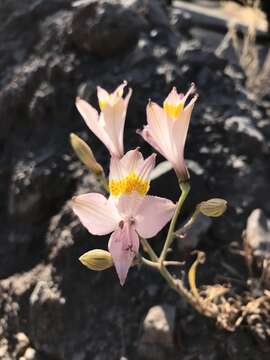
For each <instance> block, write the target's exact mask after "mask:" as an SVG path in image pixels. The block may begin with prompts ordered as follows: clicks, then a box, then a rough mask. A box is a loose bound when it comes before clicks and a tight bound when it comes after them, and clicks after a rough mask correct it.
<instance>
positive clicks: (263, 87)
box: [216, 0, 270, 100]
mask: <svg viewBox="0 0 270 360" xmlns="http://www.w3.org/2000/svg"><path fill="white" fill-rule="evenodd" d="M259 5H260V3H259V1H258V0H249V1H248V0H246V1H245V6H240V5H237V4H235V3H233V4H232V3H231V2H228V3H226V4H224V6H225V9H227V12H228V17H229V18H230V14H231V13H232V12H234V15H235V14H237V18H238V21H237V22H238V23H240V24H242V25H244V26H245V27H244V28H243V29H244V30H243V39H241V40H240V39H239V37H238V35H237V31H236V30H237V25H236V22H235V21H228V32H227V34H226V35H225V37H224V39H223V41H222V42H221V44H220V45H219V47H218V48H217V50H216V54H217V55H218V56H221V55H222V53H223V52H224V51H225V50H226V49H227V48H228V47H229V46H232V47H233V49H234V52H235V55H236V57H237V59H238V62H239V64H240V66H241V68H242V69H243V71H244V73H245V77H246V88H247V90H248V92H249V94H250V95H252V96H253V97H254V98H255V99H256V100H259V99H262V98H263V97H264V96H265V95H266V94H267V93H268V92H269V86H270V50H269V51H268V53H267V55H266V56H265V57H264V58H263V59H262V60H261V59H260V52H259V48H258V46H257V44H256V35H257V31H258V29H260V27H261V26H262V23H263V22H264V21H266V20H265V16H264V14H263V13H262V11H261V10H260V9H259Z"/></svg>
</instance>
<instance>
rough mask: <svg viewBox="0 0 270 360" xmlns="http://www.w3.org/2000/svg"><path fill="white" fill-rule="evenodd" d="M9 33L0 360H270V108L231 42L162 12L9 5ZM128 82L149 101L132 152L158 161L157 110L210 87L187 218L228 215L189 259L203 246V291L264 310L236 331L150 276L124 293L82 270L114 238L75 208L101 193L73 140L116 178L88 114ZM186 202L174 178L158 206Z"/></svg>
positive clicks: (192, 144)
mask: <svg viewBox="0 0 270 360" xmlns="http://www.w3.org/2000/svg"><path fill="white" fill-rule="evenodd" d="M0 20H1V21H0V23H1V25H0V68H1V74H0V85H1V91H0V197H1V202H0V218H1V223H0V227H1V231H0V238H1V241H0V254H1V261H0V276H1V280H0V314H1V322H0V358H1V359H3V360H10V359H20V360H30V359H31V360H34V359H35V360H53V359H54V360H109V359H110V360H111V359H112V360H114V359H122V360H124V359H128V360H133V359H138V358H142V359H157V360H159V359H160V360H163V359H170V358H171V359H183V360H191V359H192V360H193V359H194V360H195V359H200V360H204V359H205V360H206V359H208V360H209V359H210V360H218V359H230V360H231V359H237V360H241V359H250V360H253V359H258V360H261V359H262V360H263V359H269V354H270V347H269V337H270V321H269V313H270V311H269V308H270V306H269V307H267V306H268V304H269V302H270V301H269V298H270V295H269V291H268V292H267V288H268V289H269V287H270V281H269V278H270V275H269V273H268V275H267V268H266V270H265V273H264V277H263V279H262V277H261V269H260V268H261V267H262V266H263V265H262V264H265V263H266V261H267V256H269V243H270V225H269V220H267V219H268V218H269V217H270V201H269V185H270V163H269V152H270V150H269V149H270V147H269V145H270V141H269V139H270V119H269V118H270V98H269V97H267V96H265V97H264V98H263V99H259V100H258V101H255V100H254V99H252V96H251V95H252V94H251V93H250V92H248V91H247V90H246V88H245V75H244V73H243V71H242V69H241V68H240V67H239V65H238V64H237V63H236V61H235V58H234V57H232V56H226V58H222V57H217V56H216V55H215V53H214V50H215V46H217V44H218V43H219V41H220V40H221V39H222V36H223V35H224V34H220V33H215V32H213V31H206V30H205V29H198V28H197V27H196V23H194V22H193V21H192V17H190V16H189V15H188V14H187V13H184V12H181V10H179V8H174V7H168V6H164V5H163V3H162V2H159V1H156V0H129V1H116V0H115V1H113V0H110V1H109V0H99V1H97V0H96V1H95V0H89V1H87V0H80V1H70V0H54V1H47V0H25V1H22V2H18V1H16V0H9V1H2V2H0ZM123 79H126V80H127V81H128V82H129V84H130V86H131V87H132V88H133V90H134V94H133V97H132V101H131V103H130V107H129V112H128V120H127V128H126V148H132V147H134V146H136V145H137V144H139V145H140V146H141V147H142V150H143V152H144V153H145V154H147V153H150V151H151V149H150V148H149V147H148V146H147V145H146V144H144V143H143V142H142V140H141V139H140V138H139V136H137V135H136V129H137V128H141V127H142V125H143V123H144V122H145V105H146V103H147V101H148V99H149V98H150V97H151V98H152V99H153V100H156V101H159V102H162V99H163V98H164V97H165V96H166V94H167V93H168V91H169V90H170V89H171V87H172V86H173V85H176V86H177V87H178V88H179V89H182V90H186V89H187V87H188V85H189V84H190V82H192V81H193V82H195V83H196V85H197V87H198V92H199V94H200V98H199V101H198V105H197V106H196V109H195V110H194V115H193V118H192V124H191V129H190V134H189V138H188V145H187V149H186V157H187V159H188V160H189V161H188V164H189V167H190V172H191V180H192V182H191V184H192V195H191V196H190V199H189V201H188V202H187V205H186V207H185V214H184V216H187V215H188V214H189V213H190V212H191V211H192V209H193V208H194V206H195V205H196V204H197V203H198V202H199V201H201V200H205V199H207V198H210V197H211V196H219V197H223V198H225V199H227V201H228V203H229V209H228V212H227V213H226V215H225V216H224V217H222V218H220V219H218V220H216V221H214V222H209V221H208V220H206V219H205V218H204V219H201V224H200V225H198V226H197V231H195V234H193V236H191V240H193V245H191V243H192V241H191V240H190V241H191V242H190V243H189V242H188V240H186V241H185V243H184V244H183V241H182V240H179V243H178V244H176V247H175V249H174V256H175V257H182V258H185V259H186V260H187V263H188V264H190V263H191V260H192V259H193V258H192V257H191V256H190V255H189V252H190V248H192V247H193V246H194V244H195V243H196V245H197V246H198V247H199V248H200V249H201V250H203V251H205V252H206V254H207V263H206V264H205V265H202V266H201V268H200V273H199V283H200V284H207V283H217V282H219V283H221V284H223V283H226V284H228V283H230V285H231V287H232V289H233V293H234V295H235V296H234V297H233V296H232V297H231V300H230V299H229V300H228V299H227V300H228V302H230V301H234V302H235V303H236V302H237V301H238V302H239V306H240V307H241V306H243V304H247V303H249V302H250V301H251V300H252V299H257V298H260V297H262V296H264V297H265V301H264V302H263V304H260V305H259V306H257V307H256V309H255V310H256V311H250V312H249V311H246V312H245V314H244V315H243V318H242V319H241V321H239V322H241V324H240V323H239V326H238V327H236V326H235V329H231V330H234V331H225V330H221V329H220V328H218V327H216V325H215V324H214V323H213V322H211V321H209V320H206V319H205V318H203V317H201V316H199V315H198V314H197V313H196V312H195V311H194V310H193V309H191V308H190V307H189V306H187V304H186V303H185V302H184V301H183V300H181V299H179V298H178V297H177V295H175V294H174V293H173V292H172V291H171V290H170V289H169V288H168V287H167V285H165V283H164V282H163V280H162V279H160V278H159V276H158V275H157V274H155V273H153V272H151V271H149V270H148V269H144V268H140V269H134V270H132V271H131V272H130V275H129V278H128V281H127V283H126V285H125V287H124V288H121V287H120V286H119V283H118V281H117V278H116V275H115V273H114V272H113V271H112V270H108V271H105V272H102V273H94V272H90V271H89V270H87V269H86V268H84V267H83V266H82V265H81V264H80V263H79V262H78V257H79V256H80V255H81V254H82V253H83V252H85V251H86V250H89V249H91V248H95V247H104V248H106V242H107V238H102V239H101V238H96V237H93V236H91V235H90V234H88V233H87V232H86V231H85V230H84V229H83V228H82V226H81V225H80V224H79V223H78V220H77V219H76V218H75V217H74V215H73V214H72V213H71V210H70V204H69V200H70V198H71V197H72V195H74V194H76V193H79V192H80V193H82V192H87V191H100V189H99V185H98V183H97V182H96V180H95V179H94V177H93V176H92V175H91V174H89V173H88V172H87V171H86V169H84V168H83V166H81V164H80V163H79V162H78V160H77V159H76V158H75V156H74V155H73V153H72V150H71V148H70V145H69V133H70V132H71V131H73V132H76V133H77V134H79V135H80V136H82V137H83V138H84V139H85V140H86V141H88V143H89V144H91V146H92V148H93V149H95V153H96V156H97V159H98V160H99V161H100V162H101V163H102V164H103V165H104V166H105V167H107V165H108V164H107V158H108V156H107V153H106V150H105V148H104V147H103V145H101V144H100V143H99V142H98V141H97V140H96V139H95V138H94V136H93V135H92V134H90V132H89V131H88V129H87V128H86V126H85V125H84V123H83V121H82V119H81V118H80V116H79V114H78V112H77V110H76V109H75V106H74V99H75V97H76V95H80V96H81V97H83V98H84V99H86V100H88V101H91V102H92V103H93V104H96V93H95V91H96V86H97V85H98V84H99V85H102V86H104V87H105V88H107V89H108V90H112V89H113V88H114V87H115V86H117V85H118V84H119V83H121V82H122V80H123ZM174 186H175V180H174V177H173V174H172V173H169V174H167V175H164V176H163V177H162V178H160V179H159V180H156V182H154V183H153V186H152V190H151V191H152V192H155V193H159V194H163V195H168V194H169V196H170V197H171V198H172V199H174V200H176V198H177V188H176V186H175V187H174ZM255 209H260V210H255ZM254 210H255V211H254ZM251 213H252V214H251ZM250 214H251V216H250V218H249V220H248V222H247V218H248V216H249V215H250ZM246 224H247V225H246ZM245 229H246V231H245V233H244V236H243V231H244V230H245ZM243 238H244V240H245V241H243ZM194 239H195V240H194ZM160 241H161V238H160V239H159V240H157V241H156V242H155V244H154V246H155V247H156V248H157V249H158V248H159V247H160ZM232 244H234V246H232ZM244 244H245V245H244ZM243 249H244V252H243V251H242V250H243ZM243 253H244V256H243ZM245 259H246V260H245ZM247 263H248V264H249V265H250V267H251V268H252V270H253V271H252V273H251V272H249V271H248V266H247ZM268 276H269V277H268ZM251 289H252V291H251ZM254 316H255V317H254ZM145 317H146V318H145ZM144 318H145V320H144ZM234 325H235V324H234Z"/></svg>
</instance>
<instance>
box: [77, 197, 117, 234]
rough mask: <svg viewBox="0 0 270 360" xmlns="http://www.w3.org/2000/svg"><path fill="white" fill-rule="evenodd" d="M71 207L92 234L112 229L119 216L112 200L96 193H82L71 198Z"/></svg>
mask: <svg viewBox="0 0 270 360" xmlns="http://www.w3.org/2000/svg"><path fill="white" fill-rule="evenodd" d="M72 209H73V211H74V212H75V214H76V215H77V216H78V217H79V219H80V221H81V223H82V224H83V225H84V226H85V227H86V228H87V230H88V231H89V232H90V233H91V234H94V235H106V234H109V233H111V232H112V231H114V230H115V229H116V228H117V226H118V224H119V222H120V221H121V218H120V216H119V213H118V211H117V209H116V207H115V206H114V204H113V202H111V201H108V200H107V199H106V198H105V197H104V196H103V195H101V194H98V193H91V194H84V195H79V196H76V197H74V198H73V199H72Z"/></svg>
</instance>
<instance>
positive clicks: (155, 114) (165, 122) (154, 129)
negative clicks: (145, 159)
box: [146, 102, 175, 161]
mask: <svg viewBox="0 0 270 360" xmlns="http://www.w3.org/2000/svg"><path fill="white" fill-rule="evenodd" d="M146 114H147V122H148V126H149V127H148V130H149V132H150V134H151V137H152V139H154V142H155V143H156V144H158V147H159V148H160V149H161V150H162V154H163V155H164V156H165V157H166V158H167V159H168V160H169V161H171V160H172V159H173V149H172V142H171V138H172V127H173V124H174V122H175V121H173V120H172V119H169V118H168V117H167V115H166V113H165V111H164V110H163V108H161V107H160V106H159V105H157V104H156V103H154V102H151V103H149V104H148V105H147V108H146Z"/></svg>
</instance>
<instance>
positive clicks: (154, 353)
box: [139, 305, 175, 360]
mask: <svg viewBox="0 0 270 360" xmlns="http://www.w3.org/2000/svg"><path fill="white" fill-rule="evenodd" d="M174 323H175V308H174V307H173V306H171V305H162V306H161V305H156V306H153V307H152V308H151V309H149V311H148V313H147V315H146V317H145V319H144V322H143V333H142V336H141V339H140V344H139V352H140V355H141V356H142V357H143V359H149V360H151V359H157V360H163V359H164V358H165V357H166V358H167V359H171V358H172V357H173V355H174V352H175V349H174Z"/></svg>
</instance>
